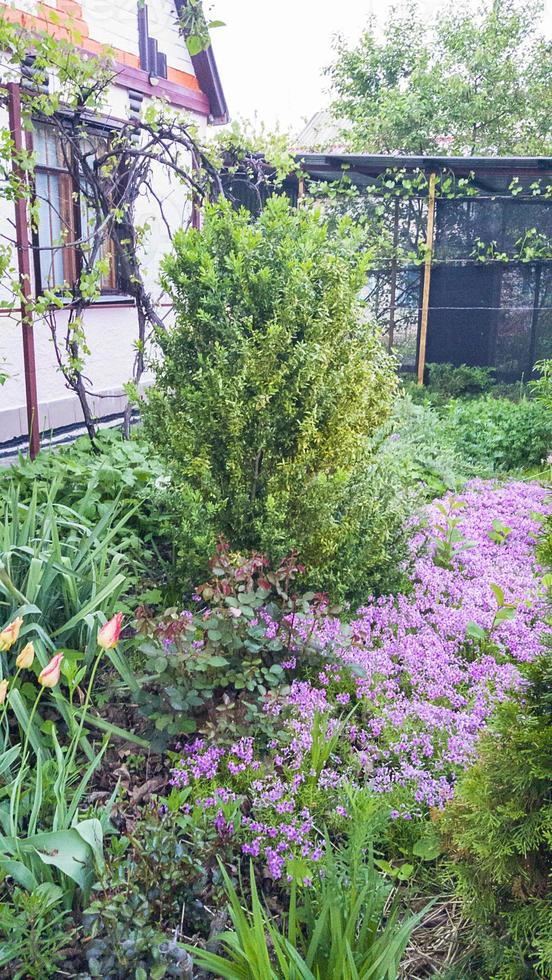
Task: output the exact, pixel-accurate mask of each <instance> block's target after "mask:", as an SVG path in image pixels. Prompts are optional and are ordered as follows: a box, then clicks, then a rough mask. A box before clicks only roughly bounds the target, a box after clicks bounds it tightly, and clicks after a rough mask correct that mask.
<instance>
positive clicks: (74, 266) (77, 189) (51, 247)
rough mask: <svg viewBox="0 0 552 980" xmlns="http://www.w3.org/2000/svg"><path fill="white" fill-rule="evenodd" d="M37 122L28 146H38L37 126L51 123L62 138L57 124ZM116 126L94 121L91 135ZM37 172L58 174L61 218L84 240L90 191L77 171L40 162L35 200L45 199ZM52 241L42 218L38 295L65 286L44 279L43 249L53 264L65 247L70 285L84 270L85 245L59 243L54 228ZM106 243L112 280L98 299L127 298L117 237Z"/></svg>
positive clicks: (36, 262)
mask: <svg viewBox="0 0 552 980" xmlns="http://www.w3.org/2000/svg"><path fill="white" fill-rule="evenodd" d="M33 126H34V128H33V130H32V131H30V132H28V134H27V149H28V150H29V151H31V152H32V151H33V150H35V148H36V147H35V142H36V141H35V139H34V135H35V134H36V129H37V127H41V128H43V129H47V128H48V127H49V126H51V127H52V131H53V133H54V135H55V137H56V140H58V141H60V142H61V140H62V138H63V137H62V134H61V133H60V131H59V130H58V129H57V128H56V127H54V124H49V123H47V122H44V121H43V120H33ZM113 129H114V127H110V126H108V125H105V126H102V124H101V123H99V124H98V123H94V125H93V126H92V127H91V130H90V135H91V136H94V135H98V136H103V137H105V136H109V134H110V133H111V132H112V130H113ZM61 152H62V153H64V152H65V150H64V149H63V148H62V149H61ZM37 173H40V174H45V175H46V177H47V178H50V177H52V176H54V177H56V178H57V179H58V180H59V189H60V208H59V218H60V222H61V223H62V224H64V226H65V227H66V228H68V230H69V233H70V235H71V237H72V240H73V241H75V242H78V241H80V240H81V238H82V235H83V207H85V206H86V203H87V202H86V195H85V194H84V193H83V190H82V185H81V184H80V183H79V182H77V181H76V180H75V179H74V177H73V175H72V174H71V171H70V170H69V169H67V168H66V167H63V166H60V165H58V166H55V165H52V164H50V163H48V164H44V163H36V164H35V167H34V172H33V178H32V195H33V199H34V201H39V200H41V198H40V199H39V198H38V195H37V191H36V175H37ZM63 178H66V181H64V180H63ZM64 183H65V184H66V187H67V190H66V202H67V200H68V199H69V198H70V199H71V200H70V202H69V207H67V210H66V211H65V214H66V215H68V214H70V221H69V222H68V221H65V220H64V217H63V215H64V211H63V209H62V207H61V199H62V188H63V184H64ZM49 207H50V208H51V204H50V205H49ZM48 242H49V244H45V243H44V238H42V241H41V228H40V220H39V222H38V224H37V226H35V227H33V230H32V234H31V246H32V252H33V266H34V277H35V289H36V293H37V295H40V294H41V293H43V292H44V289H54V290H56V289H59V288H61V283H59V284H56V283H54V285H53V286H50V285H49V284H48V283H44V276H43V272H42V264H41V253H42V252H43V251H48V252H49V253H50V254H51V255H52V266H53V261H54V259H53V256H54V255H55V252H56V251H57V250H60V251H61V253H62V261H63V276H64V282H65V283H67V284H68V285H69V286H70V287H72V286H74V284H75V282H76V281H77V279H78V278H79V276H80V275H81V273H82V270H83V257H82V249H81V247H80V246H79V245H73V246H65V245H55V244H54V243H53V240H52V235H51V230H50V229H49V230H48ZM105 245H106V246H107V250H108V251H109V253H110V255H111V265H110V273H109V279H110V283H109V284H105V285H104V284H103V283H102V285H101V289H100V296H99V298H98V301H101V300H105V299H107V300H109V299H110V298H111V299H126V298H127V297H126V294H125V293H124V292H123V290H122V288H121V284H120V277H119V269H118V266H117V254H116V251H115V247H114V243H113V239H112V238H111V237H110V239H109V241H108V242H107V243H105ZM68 272H69V275H68ZM111 283H112V284H111ZM70 302H71V301H68V305H70Z"/></svg>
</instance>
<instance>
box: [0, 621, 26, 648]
mask: <svg viewBox="0 0 552 980" xmlns="http://www.w3.org/2000/svg"><path fill="white" fill-rule="evenodd" d="M22 623H23V618H22V617H21V616H18V617H17V619H14V621H13V623H10V624H9V626H5V627H4V629H3V630H2V632H1V633H0V650H1V651H4V650H9V649H10V647H12V646H13V645H14V643H15V642H16V640H17V637H18V636H19V630H20V629H21V625H22Z"/></svg>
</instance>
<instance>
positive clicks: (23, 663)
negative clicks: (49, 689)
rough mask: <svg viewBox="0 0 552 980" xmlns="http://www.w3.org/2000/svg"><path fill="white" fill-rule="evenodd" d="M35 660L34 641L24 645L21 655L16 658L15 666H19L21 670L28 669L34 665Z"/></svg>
mask: <svg viewBox="0 0 552 980" xmlns="http://www.w3.org/2000/svg"><path fill="white" fill-rule="evenodd" d="M33 660H34V646H33V644H32V643H27V645H26V646H24V647H23V649H22V651H21V653H20V654H19V656H18V657H16V658H15V666H16V667H18V668H19V670H27V668H28V667H32V663H33Z"/></svg>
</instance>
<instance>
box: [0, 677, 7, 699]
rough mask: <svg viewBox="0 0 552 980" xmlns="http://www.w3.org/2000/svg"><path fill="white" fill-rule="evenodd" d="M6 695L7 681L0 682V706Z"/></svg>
mask: <svg viewBox="0 0 552 980" xmlns="http://www.w3.org/2000/svg"><path fill="white" fill-rule="evenodd" d="M7 693H8V681H0V704H4V701H5V700H6V694H7Z"/></svg>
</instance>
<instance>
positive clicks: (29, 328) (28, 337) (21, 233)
mask: <svg viewBox="0 0 552 980" xmlns="http://www.w3.org/2000/svg"><path fill="white" fill-rule="evenodd" d="M6 88H7V91H8V113H9V120H10V131H11V136H12V139H13V144H14V149H15V153H19V152H21V150H22V149H23V130H22V125H21V93H20V90H19V85H17V83H16V82H9V83H8V85H7V86H6ZM12 166H13V172H14V174H15V177H16V178H17V180H18V181H21V180H23V179H24V175H23V173H22V171H21V169H20V167H19V166H18V164H17V160H16V159H15V158H14V159H13V161H12ZM15 234H16V241H17V264H18V269H19V285H20V289H21V296H22V303H21V333H22V338H23V363H24V367H25V396H26V400H27V428H28V433H29V455H30V457H31V459H34V458H35V457H36V455H37V454H38V451H39V449H40V434H39V429H38V394H37V388H36V363H35V348H34V333H33V317H32V289H31V258H30V249H29V222H28V216H27V201H26V199H25V197H20V198H17V200H16V201H15Z"/></svg>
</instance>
